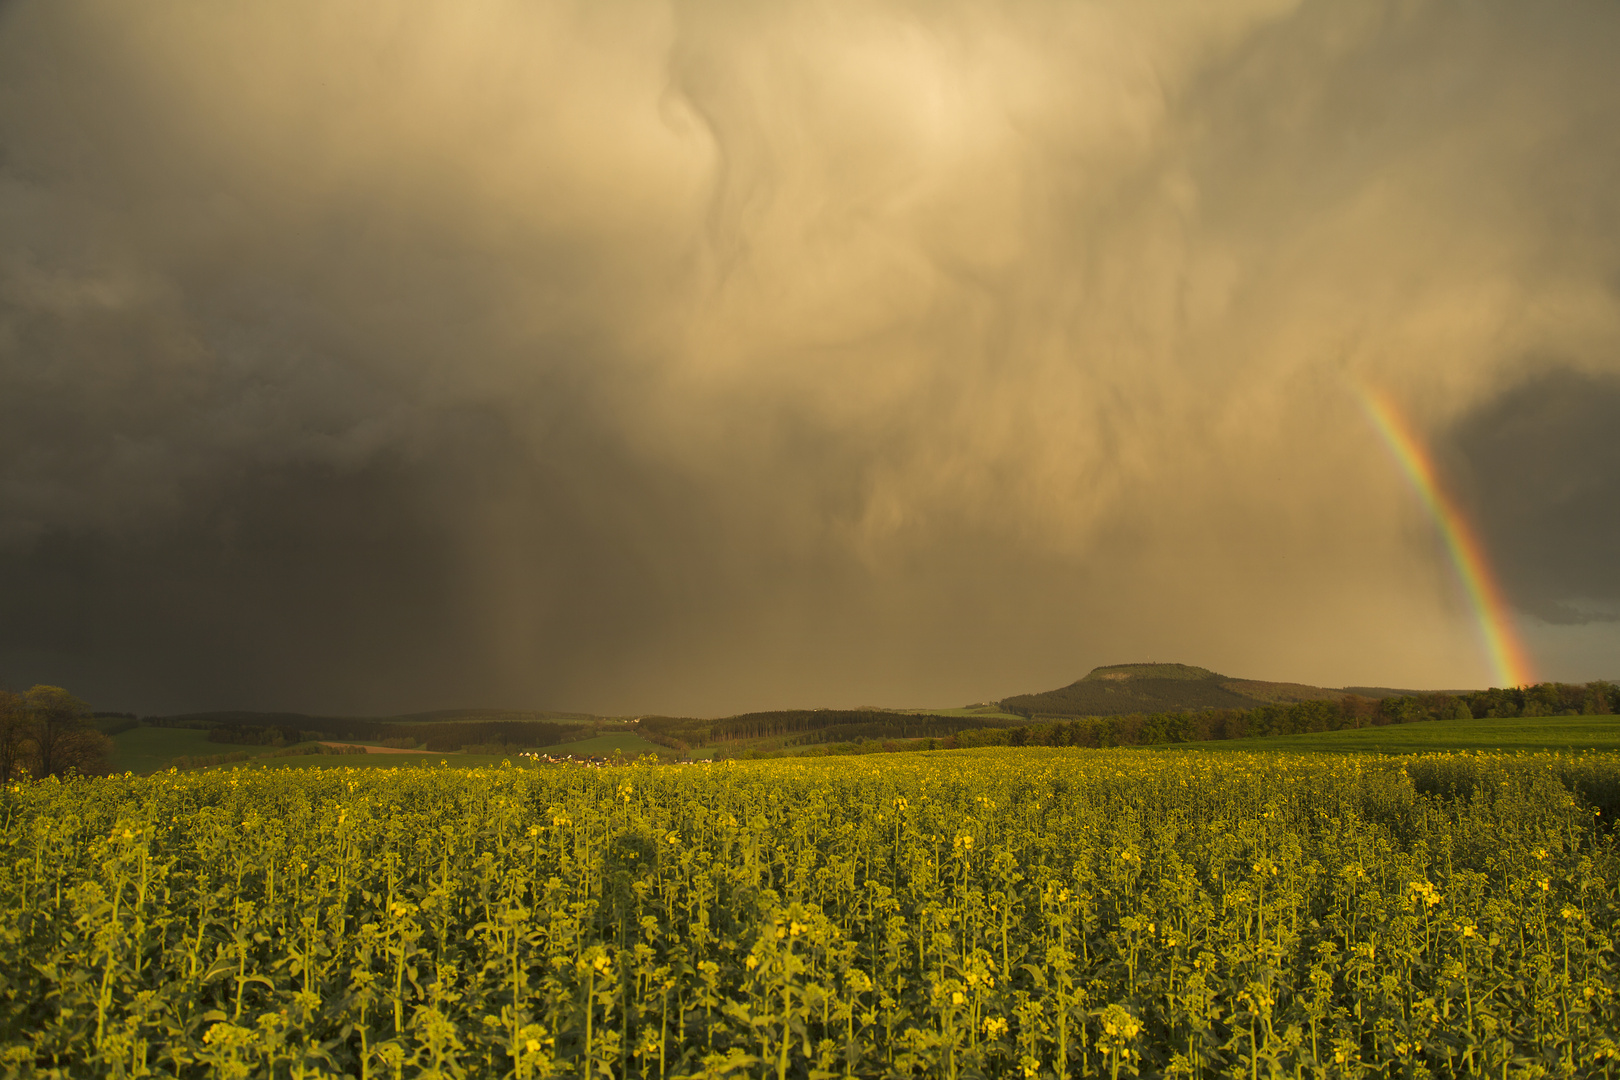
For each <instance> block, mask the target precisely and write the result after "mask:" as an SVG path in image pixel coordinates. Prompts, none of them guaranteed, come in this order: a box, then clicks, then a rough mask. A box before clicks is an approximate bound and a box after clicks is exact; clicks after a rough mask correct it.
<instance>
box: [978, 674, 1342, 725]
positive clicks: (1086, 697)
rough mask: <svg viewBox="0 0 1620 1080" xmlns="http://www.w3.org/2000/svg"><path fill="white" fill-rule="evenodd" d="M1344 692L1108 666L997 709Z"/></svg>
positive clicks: (1121, 711) (1137, 705) (1238, 700)
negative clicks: (1076, 680) (1061, 686)
mask: <svg viewBox="0 0 1620 1080" xmlns="http://www.w3.org/2000/svg"><path fill="white" fill-rule="evenodd" d="M1345 693H1346V692H1345V691H1343V690H1332V689H1328V688H1327V687H1322V686H1307V685H1305V684H1304V683H1282V682H1262V681H1259V680H1256V679H1234V678H1230V677H1228V676H1226V675H1221V674H1218V673H1216V672H1213V671H1210V670H1209V669H1208V668H1201V667H1193V666H1191V665H1189V664H1112V665H1109V666H1107V667H1100V668H1095V669H1093V670H1092V672H1091V673H1090V674H1089V675H1087V676H1086V677H1085V678H1083V679H1081V680H1080V681H1078V682H1073V683H1070V684H1069V685H1068V686H1065V687H1063V688H1062V689H1059V690H1048V691H1046V692H1045V693H1040V694H1017V695H1014V696H1013V697H1009V698H1003V699H1002V700H1001V702H1000V705H1001V707H1002V708H1003V709H1005V710H1007V711H1008V712H1014V713H1019V714H1021V715H1025V716H1125V715H1128V714H1130V713H1162V712H1186V711H1197V710H1201V709H1253V708H1255V707H1257V706H1260V705H1277V704H1292V703H1295V702H1300V701H1337V700H1339V699H1340V698H1342V697H1344V696H1345ZM1368 696H1371V695H1368Z"/></svg>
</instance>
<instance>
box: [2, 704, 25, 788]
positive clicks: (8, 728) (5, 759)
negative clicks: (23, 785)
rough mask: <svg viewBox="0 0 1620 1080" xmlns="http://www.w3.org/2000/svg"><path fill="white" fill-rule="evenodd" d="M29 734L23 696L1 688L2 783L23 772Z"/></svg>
mask: <svg viewBox="0 0 1620 1080" xmlns="http://www.w3.org/2000/svg"><path fill="white" fill-rule="evenodd" d="M27 734H28V715H27V711H26V709H25V707H24V705H23V699H22V696H21V695H19V694H13V693H12V692H11V691H9V690H0V783H4V782H5V781H7V780H10V779H12V778H13V777H15V776H18V775H20V774H21V773H22V772H23V770H24V768H25V766H24V761H25V760H26V757H27V749H28V747H27V745H26V739H27Z"/></svg>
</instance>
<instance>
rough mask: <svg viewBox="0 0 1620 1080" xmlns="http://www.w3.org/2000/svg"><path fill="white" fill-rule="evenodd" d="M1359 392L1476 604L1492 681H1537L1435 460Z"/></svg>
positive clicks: (1374, 395)
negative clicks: (1438, 532)
mask: <svg viewBox="0 0 1620 1080" xmlns="http://www.w3.org/2000/svg"><path fill="white" fill-rule="evenodd" d="M1360 390H1361V403H1362V405H1363V407H1365V408H1366V410H1367V415H1368V416H1369V417H1370V418H1371V419H1372V422H1373V426H1374V427H1376V428H1377V429H1378V433H1379V434H1380V435H1382V436H1383V437H1384V441H1385V442H1386V443H1387V444H1389V448H1390V450H1391V451H1392V452H1393V453H1394V455H1395V459H1396V460H1397V461H1398V462H1400V465H1401V469H1402V471H1403V472H1405V473H1406V476H1407V479H1409V480H1411V482H1412V486H1413V487H1414V488H1416V489H1417V493H1418V495H1419V496H1420V497H1421V498H1422V499H1423V502H1424V505H1425V506H1426V507H1427V508H1428V511H1429V515H1430V516H1431V517H1433V518H1434V523H1435V525H1436V526H1437V527H1438V528H1439V530H1440V535H1441V536H1442V537H1443V538H1444V539H1445V542H1446V549H1447V550H1448V551H1449V552H1450V554H1451V561H1452V563H1453V565H1455V566H1456V568H1457V576H1458V577H1459V578H1461V579H1462V584H1463V588H1464V589H1466V590H1467V592H1468V598H1469V600H1470V601H1472V603H1473V605H1474V612H1475V614H1476V615H1477V616H1478V619H1479V631H1480V636H1481V637H1482V638H1483V639H1484V642H1485V650H1486V652H1487V653H1489V655H1490V660H1491V666H1492V667H1493V668H1494V669H1495V671H1496V677H1497V678H1498V679H1500V680H1501V682H1502V684H1503V685H1505V686H1529V685H1531V684H1532V683H1534V682H1535V681H1536V680H1535V674H1534V669H1533V668H1532V667H1531V664H1530V655H1529V653H1527V652H1526V651H1525V647H1524V643H1523V642H1522V641H1520V640H1519V633H1518V630H1517V629H1516V628H1515V626H1514V624H1513V616H1512V613H1511V612H1510V611H1509V610H1508V605H1507V601H1506V600H1504V599H1503V597H1502V589H1501V586H1500V585H1498V584H1497V582H1496V576H1495V575H1494V574H1493V573H1492V572H1491V564H1490V560H1489V559H1487V558H1486V556H1485V545H1484V544H1482V543H1481V542H1480V539H1479V535H1478V533H1476V532H1475V530H1474V527H1473V525H1472V523H1470V522H1469V520H1468V517H1467V515H1465V514H1464V513H1463V512H1462V509H1461V508H1460V507H1458V505H1457V504H1456V503H1455V502H1454V501H1453V500H1452V498H1451V496H1450V495H1448V494H1447V493H1446V489H1445V488H1444V487H1443V486H1441V483H1440V477H1439V474H1438V470H1437V469H1436V468H1435V465H1434V459H1433V457H1432V456H1431V455H1430V454H1429V452H1428V449H1427V448H1426V447H1425V446H1424V445H1423V442H1422V441H1421V440H1420V439H1419V438H1418V437H1417V434H1416V433H1415V432H1414V431H1413V430H1412V426H1411V425H1410V424H1408V423H1407V422H1406V420H1405V418H1404V417H1402V416H1401V414H1400V412H1399V410H1397V409H1396V408H1395V405H1394V403H1393V402H1391V401H1390V400H1389V398H1387V397H1386V396H1384V395H1383V394H1381V393H1379V392H1378V391H1376V390H1373V389H1370V388H1367V387H1361V388H1360Z"/></svg>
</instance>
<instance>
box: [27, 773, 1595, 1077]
mask: <svg viewBox="0 0 1620 1080" xmlns="http://www.w3.org/2000/svg"><path fill="white" fill-rule="evenodd" d="M400 757H401V756H390V757H389V758H388V759H385V758H384V757H383V756H382V755H376V756H374V757H355V758H349V759H348V760H342V759H334V760H333V761H332V762H331V764H333V765H336V766H337V767H327V768H321V769H307V768H298V767H281V766H282V765H283V764H285V765H288V766H292V765H293V763H294V762H297V763H298V764H302V763H303V762H302V761H299V759H283V760H282V761H278V762H276V763H275V766H276V767H263V766H261V765H259V764H253V765H250V766H245V767H238V768H227V769H211V770H206V771H197V772H183V773H172V772H162V773H157V774H155V775H152V776H146V777H125V776H115V777H108V778H91V779H78V780H68V781H58V780H47V781H43V782H38V783H18V784H10V785H7V786H6V787H5V788H4V791H3V801H4V807H3V814H4V819H5V823H6V827H5V830H4V833H3V839H0V844H3V846H4V849H5V850H4V851H3V852H0V910H4V911H6V912H7V919H6V921H5V923H4V926H5V933H6V935H7V939H6V945H7V947H6V948H5V949H4V950H0V1068H3V1069H4V1070H5V1071H6V1073H7V1074H8V1075H18V1076H29V1075H34V1076H52V1077H92V1076H94V1077H102V1076H131V1077H133V1076H155V1075H165V1076H180V1077H198V1078H201V1077H215V1076H218V1077H293V1076H304V1077H308V1076H337V1075H343V1076H357V1077H420V1078H427V1077H435V1078H444V1077H516V1078H530V1077H553V1076H569V1077H579V1078H581V1080H591V1078H597V1077H600V1078H604V1080H605V1078H608V1077H623V1078H626V1080H629V1078H638V1080H639V1078H647V1080H653V1078H658V1080H662V1078H664V1077H716V1078H719V1077H734V1078H742V1077H760V1078H768V1077H775V1078H776V1080H787V1078H788V1077H794V1078H800V1080H822V1078H833V1077H843V1076H849V1077H856V1076H860V1077H901V1076H907V1077H910V1076H931V1077H932V1076H937V1077H949V1078H953V1080H955V1078H963V1080H966V1078H976V1077H1009V1078H1013V1077H1017V1078H1024V1080H1041V1078H1047V1077H1050V1078H1064V1080H1067V1078H1069V1077H1080V1076H1107V1077H1110V1078H1117V1077H1119V1076H1165V1077H1169V1076H1176V1077H1194V1076H1201V1077H1227V1076H1246V1077H1260V1076H1267V1077H1274V1076H1288V1077H1295V1076H1322V1077H1350V1076H1355V1077H1364V1076H1388V1077H1418V1076H1431V1077H1468V1076H1493V1077H1494V1076H1602V1075H1611V1074H1612V1070H1613V1069H1614V1065H1615V1059H1616V1056H1617V1055H1620V1046H1617V1045H1616V1041H1615V1038H1614V1034H1615V1032H1616V1031H1617V1030H1620V998H1617V996H1616V995H1617V992H1620V969H1617V966H1616V965H1617V961H1616V956H1615V951H1614V944H1615V943H1614V926H1615V920H1616V915H1617V914H1620V848H1617V845H1616V839H1615V835H1614V833H1613V830H1612V827H1611V826H1610V825H1609V820H1610V818H1611V817H1612V816H1613V815H1614V814H1615V813H1616V811H1617V810H1620V756H1617V755H1613V754H1606V753H1600V754H1585V755H1549V754H1522V753H1515V754H1476V753H1441V754H1408V755H1403V756H1380V755H1375V754H1367V753H1362V754H1354V755H1347V754H1326V753H1313V754H1285V753H1278V752H1275V751H1267V752H1258V753H1257V752H1244V751H1237V752H1231V753H1221V754H1209V753H1202V754H1201V753H1176V754H1171V753H1164V752H1159V751H1153V750H1139V749H1115V750H1084V749H1046V748H1029V749H989V750H967V751H958V752H953V753H933V754H883V755H873V756H868V757H861V758H820V759H780V760H769V761H756V762H741V763H737V762H727V763H722V764H702V765H683V766H673V767H671V766H654V765H648V764H643V765H637V766H629V767H621V768H607V769H569V768H563V767H535V766H532V765H526V766H516V765H512V764H507V765H503V766H498V767H488V768H463V769H451V768H445V767H442V766H439V765H438V764H437V762H438V760H439V759H438V758H437V757H434V758H429V759H426V760H421V759H418V760H416V761H412V762H411V763H410V764H409V765H406V766H405V767H399V766H400V765H401V761H400ZM385 763H386V765H388V766H394V767H378V766H381V765H384V764H385ZM323 764H325V763H323Z"/></svg>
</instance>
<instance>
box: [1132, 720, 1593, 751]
mask: <svg viewBox="0 0 1620 1080" xmlns="http://www.w3.org/2000/svg"><path fill="white" fill-rule="evenodd" d="M1159 749H1161V750H1197V751H1213V752H1218V753H1233V752H1238V753H1251V752H1256V751H1266V750H1285V751H1289V752H1292V753H1307V754H1429V753H1436V752H1440V751H1453V750H1478V751H1520V750H1522V751H1532V752H1536V751H1541V752H1549V753H1553V752H1559V751H1565V752H1568V751H1581V750H1602V751H1620V717H1616V716H1539V717H1532V718H1529V719H1504V720H1427V721H1424V722H1422V723H1415V724H1389V725H1386V726H1384V727H1365V728H1354V729H1350V730H1346V731H1317V732H1310V733H1307V734H1302V735H1271V736H1267V737H1265V738H1258V739H1214V740H1210V741H1208V742H1188V743H1170V744H1166V745H1163V746H1160V747H1159Z"/></svg>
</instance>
